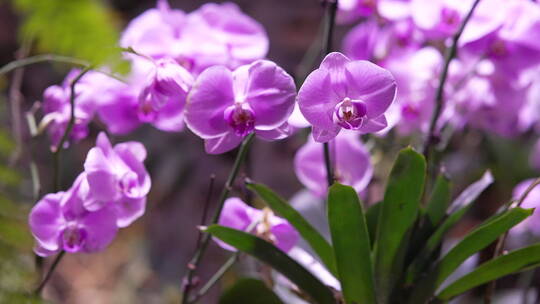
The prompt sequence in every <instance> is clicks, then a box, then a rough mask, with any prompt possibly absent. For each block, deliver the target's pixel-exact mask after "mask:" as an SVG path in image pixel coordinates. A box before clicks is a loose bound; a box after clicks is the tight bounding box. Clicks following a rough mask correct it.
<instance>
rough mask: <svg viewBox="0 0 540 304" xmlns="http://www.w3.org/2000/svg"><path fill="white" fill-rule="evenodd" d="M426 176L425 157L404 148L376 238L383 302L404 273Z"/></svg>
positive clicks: (377, 277) (378, 282)
mask: <svg viewBox="0 0 540 304" xmlns="http://www.w3.org/2000/svg"><path fill="white" fill-rule="evenodd" d="M425 176H426V161H425V159H424V157H423V156H422V155H421V154H419V153H417V152H415V151H414V150H413V149H411V148H407V149H404V150H402V151H401V152H400V153H399V155H398V158H397V160H396V162H395V164H394V167H393V168H392V171H391V173H390V177H389V180H388V186H387V188H386V191H385V194H384V200H383V203H382V206H381V211H380V215H379V223H378V231H377V239H376V240H375V248H374V251H375V252H374V254H375V281H376V285H377V298H378V300H379V302H380V303H386V302H387V301H388V297H389V296H390V293H389V292H388V291H389V290H392V289H393V288H394V285H395V284H396V282H397V280H398V279H399V277H400V276H401V275H402V274H403V273H402V268H403V263H404V260H405V253H406V250H407V244H408V240H409V237H410V234H411V232H412V229H413V228H414V225H415V221H416V219H417V215H418V211H419V208H420V199H421V196H422V193H423V191H424V181H425Z"/></svg>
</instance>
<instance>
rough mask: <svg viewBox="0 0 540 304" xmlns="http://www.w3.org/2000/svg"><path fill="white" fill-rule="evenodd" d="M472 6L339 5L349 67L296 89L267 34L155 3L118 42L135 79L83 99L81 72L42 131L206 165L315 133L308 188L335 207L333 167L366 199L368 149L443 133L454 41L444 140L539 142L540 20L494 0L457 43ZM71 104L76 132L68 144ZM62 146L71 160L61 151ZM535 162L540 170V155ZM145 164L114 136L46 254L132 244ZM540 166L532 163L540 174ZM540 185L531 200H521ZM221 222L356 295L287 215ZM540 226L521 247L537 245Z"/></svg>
mask: <svg viewBox="0 0 540 304" xmlns="http://www.w3.org/2000/svg"><path fill="white" fill-rule="evenodd" d="M473 2H474V1H472V0H466V1H450V0H410V1H406V0H405V1H399V0H369V1H361V0H358V1H353V0H341V1H339V2H338V4H339V6H338V12H337V19H338V21H339V22H341V23H346V24H350V23H353V22H358V24H357V25H355V26H354V27H353V28H352V30H351V31H350V32H349V33H348V34H347V35H346V37H345V39H344V42H343V46H342V50H343V52H331V53H329V54H326V55H325V57H324V58H323V60H322V62H321V63H320V65H319V67H318V68H316V69H314V70H313V71H312V72H311V73H310V74H309V75H308V76H307V78H306V79H305V81H304V82H303V84H302V85H301V87H300V88H298V89H297V87H296V85H295V81H294V79H293V77H292V76H291V75H289V74H288V73H287V72H286V71H285V70H284V69H283V68H282V67H280V66H279V65H277V64H276V63H274V62H272V61H270V60H268V59H266V55H267V52H268V47H269V41H268V37H267V35H266V32H265V30H264V28H263V26H262V25H261V24H259V23H258V22H257V21H255V20H254V19H252V18H251V17H249V16H247V15H245V14H244V13H243V12H242V11H240V9H239V8H238V7H237V6H236V5H234V4H232V3H224V4H213V3H209V4H204V5H202V6H201V7H200V8H199V9H197V10H195V11H193V12H190V13H185V12H183V11H181V10H178V9H173V8H171V7H170V6H169V4H168V3H167V1H166V0H158V1H157V6H156V8H152V9H150V10H148V11H146V12H144V13H142V14H141V15H140V16H138V17H136V18H135V19H133V20H132V21H131V22H130V23H129V24H128V26H127V27H126V29H125V30H124V32H123V34H122V37H121V39H120V41H119V45H120V46H121V47H123V48H124V49H125V50H127V51H126V52H125V53H124V56H125V59H126V60H128V61H129V62H130V63H131V66H132V69H131V71H130V73H129V74H128V75H127V76H126V77H124V79H116V78H113V77H111V76H109V75H108V74H105V73H102V72H98V71H89V72H87V73H85V74H84V75H83V76H82V77H81V78H80V79H79V80H78V81H77V82H76V83H73V79H75V77H76V76H77V74H79V73H80V71H79V70H72V71H71V72H70V73H69V74H68V75H67V76H66V78H65V80H64V82H63V83H62V84H60V85H54V86H51V87H49V88H47V89H46V90H45V92H44V93H43V107H42V109H43V114H44V115H43V119H42V121H41V125H42V126H43V127H45V128H46V129H47V132H48V134H49V137H50V142H51V146H52V147H53V148H54V149H62V148H67V147H68V146H69V145H73V144H75V143H77V142H78V141H80V140H82V139H84V138H86V137H87V136H88V135H89V125H90V124H91V123H92V121H93V120H94V118H95V117H97V118H98V119H99V120H100V121H101V123H102V125H103V126H104V128H106V131H107V133H109V134H112V135H126V134H129V133H130V132H133V131H134V130H135V129H136V128H138V127H139V126H141V125H143V124H150V125H152V126H153V127H155V128H156V129H159V130H161V131H164V132H181V131H183V130H184V129H185V127H187V129H189V130H190V131H191V132H192V133H194V134H195V135H197V136H198V137H200V138H201V139H202V140H203V141H204V149H205V151H206V153H209V154H222V153H226V152H229V151H232V150H234V149H235V148H237V147H238V146H239V145H241V143H242V142H246V141H247V139H249V138H252V137H253V136H256V137H257V138H259V139H262V140H266V141H275V140H281V139H285V138H287V137H289V136H291V135H293V134H294V133H295V132H298V131H299V130H301V129H303V128H306V127H311V135H310V137H309V138H308V140H307V142H306V143H305V144H304V145H303V146H302V147H300V148H299V149H298V151H297V152H296V155H295V158H294V170H295V172H296V175H297V177H298V180H299V181H300V182H301V183H302V184H303V185H304V186H305V188H307V189H308V190H309V191H310V192H311V193H312V194H313V195H314V196H315V197H316V198H318V199H320V200H322V198H324V197H327V195H332V193H331V192H332V191H331V190H329V185H328V177H329V175H330V174H329V163H331V165H332V176H331V179H332V180H333V181H334V182H336V183H339V184H343V185H348V186H350V187H352V189H353V190H354V192H356V194H358V195H359V196H360V197H365V196H366V193H367V188H368V185H369V184H370V182H371V181H372V177H373V175H374V164H373V163H372V157H371V154H370V150H369V148H368V147H367V146H366V145H364V143H363V142H362V140H361V139H360V138H361V135H366V134H372V135H373V136H376V137H385V136H387V135H388V134H390V133H394V132H395V133H397V134H398V135H400V136H413V135H424V134H426V133H428V132H430V123H432V122H431V120H432V117H433V112H434V109H435V107H436V106H437V105H436V98H435V96H436V94H437V89H439V86H440V82H439V75H440V73H441V71H442V69H443V68H444V67H443V65H444V63H445V60H444V58H443V52H442V50H443V49H445V48H448V47H449V46H450V44H451V43H452V42H453V41H452V39H453V37H454V35H456V33H460V34H461V39H459V41H458V52H457V56H456V58H453V59H452V60H451V62H450V63H449V74H448V79H447V82H446V85H445V86H444V91H443V92H442V94H443V99H444V103H443V105H442V112H441V115H440V116H438V117H436V118H437V120H436V121H434V122H433V123H434V124H435V133H436V134H437V135H440V134H441V133H442V132H443V131H444V130H451V131H452V132H459V131H462V130H465V129H466V128H472V129H480V130H483V131H486V132H492V133H495V134H498V135H501V136H506V137H512V136H516V135H519V134H524V133H526V132H534V133H537V132H538V131H539V130H540V120H539V117H540V116H539V115H537V114H538V110H539V105H540V77H539V75H540V5H538V4H537V3H534V2H531V1H527V0H484V1H481V2H480V4H478V7H477V9H476V11H475V12H474V14H473V15H472V16H471V18H470V20H469V24H468V26H466V27H465V28H460V25H461V24H462V22H463V20H465V18H468V17H467V16H466V15H467V13H468V12H470V10H471V6H472V5H473ZM461 30H463V32H462V33H461V32H460V31H461ZM105 69H106V68H105ZM72 90H74V93H75V94H74V96H72ZM73 99H74V100H75V102H74V103H73V104H74V107H75V108H74V109H73V110H74V111H73V113H74V117H75V121H74V125H73V127H72V128H71V129H69V130H70V132H69V134H67V141H65V142H63V141H62V138H63V137H64V134H65V133H66V131H67V130H68V125H69V124H70V119H71V115H72V109H71V104H72V102H73ZM61 142H63V144H64V146H63V147H58V145H59V143H61ZM323 144H324V146H325V147H326V148H328V152H329V155H328V156H329V159H325V155H324V154H323V148H322V147H323ZM54 149H53V150H54ZM537 150H538V151H539V152H537V153H536V154H535V155H540V141H539V144H538V145H537ZM405 154H406V153H405ZM146 157H147V152H146V149H145V148H144V146H143V144H142V143H139V142H123V143H119V144H116V145H115V146H113V145H112V144H111V143H110V141H109V139H108V136H107V135H106V133H105V132H101V133H99V135H98V137H97V140H96V145H95V147H93V148H92V149H90V151H89V152H88V154H87V157H86V161H85V163H84V171H83V172H82V173H80V175H79V176H78V177H77V178H76V179H75V181H74V182H73V185H72V186H71V188H69V189H68V190H66V191H60V192H56V193H50V194H47V195H45V196H44V197H43V198H42V199H41V200H39V202H38V203H37V204H36V205H35V206H34V208H33V209H32V211H31V213H30V217H29V223H30V227H31V230H32V233H33V235H34V237H35V239H36V241H37V246H36V247H35V252H36V254H38V255H40V256H50V255H53V254H56V253H59V252H62V251H65V252H70V253H75V252H85V253H92V252H97V251H100V250H103V249H104V248H106V247H107V246H108V245H109V244H110V243H111V242H112V241H113V239H114V237H115V235H116V233H117V231H118V229H119V228H125V227H128V226H129V225H131V224H132V223H133V222H134V221H135V220H137V219H138V218H140V217H141V216H142V215H143V214H144V212H145V208H146V200H147V195H148V193H149V192H150V188H151V179H150V175H149V173H148V172H147V170H146V168H145V165H144V161H145V159H146ZM404 157H405V156H404ZM415 157H416V156H415ZM537 158H538V157H536V158H535V157H531V163H532V165H533V166H534V167H536V168H540V160H539V159H537ZM398 160H399V159H398ZM422 161H423V159H422ZM328 162H329V163H328ZM404 167H407V166H404ZM407 168H408V167H407ZM416 169H418V167H417V168H416ZM403 170H405V169H403ZM420 171H422V170H420ZM424 171H425V170H424ZM489 183H491V181H489V182H486V183H485V184H486V185H487V184H489ZM531 183H533V181H525V182H524V183H523V184H520V185H519V186H518V187H517V188H516V190H515V191H516V194H515V195H516V196H518V195H519V193H523V192H524V191H525V189H526V188H527V187H528V186H529V185H530V184H531ZM391 185H392V184H390V186H389V187H391ZM422 187H423V181H422V185H421V186H420V190H422ZM484 188H485V187H484ZM330 189H331V188H330ZM227 191H228V190H227ZM420 192H422V191H419V193H420ZM227 193H228V192H227ZM539 195H540V194H539V193H536V192H533V195H531V198H530V200H527V201H525V202H524V204H523V206H524V207H526V206H529V207H535V206H537V205H538V203H537V202H536V201H535V200H534V199H533V198H534V197H535V196H536V197H537V196H539ZM226 196H227V195H225V197H226ZM248 203H249V202H248ZM222 207H223V209H222V210H221V209H220V212H221V213H220V214H218V215H219V218H218V221H217V224H219V225H221V226H225V227H229V228H233V229H236V230H240V231H244V232H247V233H250V234H252V235H255V236H257V237H259V238H261V239H263V240H265V241H267V242H268V243H270V244H273V245H275V247H277V248H278V249H279V250H281V251H282V252H283V253H285V254H288V255H290V256H291V257H293V258H294V259H295V260H297V261H298V262H299V263H300V264H302V265H304V266H305V267H307V268H309V269H311V270H312V272H314V273H317V274H316V275H317V276H319V279H320V280H321V281H324V282H325V284H326V285H329V286H332V287H333V288H335V289H337V290H341V288H342V287H343V288H346V287H344V286H341V285H340V283H339V282H338V281H339V280H338V279H339V278H338V277H336V271H335V269H331V268H332V267H326V269H325V267H324V266H323V264H326V265H325V266H328V265H329V264H328V263H326V262H327V261H321V262H322V263H319V261H317V260H316V259H315V258H313V257H312V256H311V253H308V252H306V251H305V250H304V249H302V248H301V247H300V246H299V245H298V244H299V241H300V236H301V231H298V230H297V228H295V226H294V225H292V224H291V223H289V221H288V220H287V219H286V218H287V216H286V215H285V214H280V213H279V212H276V214H274V212H273V211H272V210H271V209H269V208H265V209H262V210H260V209H257V208H254V207H252V206H249V205H248V204H247V203H246V202H244V201H243V200H242V199H241V198H239V197H230V198H228V199H226V200H225V198H224V202H223V205H222ZM272 209H274V208H272ZM381 212H383V211H381ZM385 212H387V211H385ZM289 216H291V215H290V214H289ZM535 217H537V214H535ZM535 217H531V218H530V219H529V220H528V221H523V222H522V223H521V226H517V227H516V228H515V229H514V230H513V231H514V232H519V231H520V229H525V230H532V231H533V232H534V233H535V234H538V235H540V229H538V224H537V223H534V218H535ZM214 224H215V223H214ZM421 224H422V225H424V222H421ZM363 225H364V224H363ZM419 225H420V224H419ZM364 226H365V225H364ZM418 227H420V226H418ZM418 227H417V226H415V229H416V228H418ZM523 227H526V228H523ZM420 228H425V227H420ZM420 228H418V229H420ZM381 233H383V232H381ZM404 235H405V233H404ZM404 235H403V236H404ZM302 236H303V235H302ZM214 240H215V241H216V242H217V244H218V245H219V246H221V247H222V248H223V249H226V250H231V251H236V250H237V249H236V248H235V247H233V246H231V245H230V244H227V243H226V242H224V241H222V240H220V238H219V237H216V238H214ZM379 250H380V249H379ZM332 258H333V257H332ZM330 265H331V263H330ZM338 267H339V265H338ZM314 269H322V270H314ZM338 270H339V269H338ZM413 270H414V269H413ZM413 273H414V271H413ZM280 280H285V279H283V278H280ZM278 281H279V280H278ZM285 281H286V280H285ZM188 283H190V282H188ZM287 284H288V285H287ZM286 285H287V286H290V285H291V284H290V282H288V283H286ZM295 288H296V287H295ZM311 296H312V295H311Z"/></svg>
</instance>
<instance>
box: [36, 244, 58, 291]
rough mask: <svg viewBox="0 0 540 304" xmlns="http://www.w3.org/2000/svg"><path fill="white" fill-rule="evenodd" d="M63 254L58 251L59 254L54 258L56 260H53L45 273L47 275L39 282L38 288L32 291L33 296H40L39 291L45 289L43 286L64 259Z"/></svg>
mask: <svg viewBox="0 0 540 304" xmlns="http://www.w3.org/2000/svg"><path fill="white" fill-rule="evenodd" d="M65 254H66V252H65V251H60V253H59V254H58V255H57V256H56V258H55V259H54V262H53V263H52V265H51V268H49V271H48V272H47V274H46V275H45V277H44V278H43V281H41V283H40V284H39V286H38V287H37V288H36V290H35V291H34V294H35V295H40V294H41V291H43V288H44V287H45V285H47V282H49V280H50V278H51V276H52V274H53V273H54V270H55V269H56V267H57V266H58V264H60V261H61V260H62V258H63V257H64V255H65Z"/></svg>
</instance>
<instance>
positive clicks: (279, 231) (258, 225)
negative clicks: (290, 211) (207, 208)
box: [216, 197, 299, 252]
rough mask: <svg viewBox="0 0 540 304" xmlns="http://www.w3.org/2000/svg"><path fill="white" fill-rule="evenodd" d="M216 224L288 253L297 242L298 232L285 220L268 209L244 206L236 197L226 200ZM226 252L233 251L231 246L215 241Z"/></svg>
mask: <svg viewBox="0 0 540 304" xmlns="http://www.w3.org/2000/svg"><path fill="white" fill-rule="evenodd" d="M218 224H220V225H222V226H226V227H230V228H234V229H236V230H242V231H247V230H248V229H250V228H251V230H250V231H249V232H250V233H253V234H256V235H257V236H259V237H261V238H263V239H265V240H267V241H269V242H271V243H273V244H274V245H276V246H277V247H278V248H279V249H281V250H283V251H284V252H288V251H289V250H291V248H293V247H294V246H295V245H296V243H297V242H298V239H299V235H298V232H296V230H295V229H294V228H293V227H292V226H291V224H289V222H287V221H286V220H285V219H283V218H281V217H278V216H275V215H274V214H273V213H272V211H270V209H268V208H265V209H263V210H259V209H255V208H253V207H250V206H248V205H246V203H244V202H243V201H242V200H241V199H239V198H237V197H231V198H228V199H227V200H226V201H225V205H224V206H223V211H222V212H221V217H220V218H219V222H218ZM216 242H217V243H218V245H219V246H220V247H222V248H223V249H226V250H231V251H234V250H235V249H234V248H232V247H231V246H229V245H227V244H225V243H223V242H221V241H219V240H216Z"/></svg>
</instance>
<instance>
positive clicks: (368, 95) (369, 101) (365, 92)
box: [298, 52, 396, 142]
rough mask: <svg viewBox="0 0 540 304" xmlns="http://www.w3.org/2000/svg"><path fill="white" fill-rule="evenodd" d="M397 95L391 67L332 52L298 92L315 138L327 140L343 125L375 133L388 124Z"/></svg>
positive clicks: (362, 131) (351, 128)
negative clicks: (391, 106) (388, 110)
mask: <svg viewBox="0 0 540 304" xmlns="http://www.w3.org/2000/svg"><path fill="white" fill-rule="evenodd" d="M395 95H396V82H395V80H394V77H393V76H392V74H390V72H389V71H387V70H385V69H383V68H381V67H379V66H377V65H375V64H373V63H371V62H368V61H362V60H359V61H351V60H350V59H349V58H347V57H346V56H345V55H343V54H341V53H337V52H334V53H330V54H328V55H327V56H326V57H325V58H324V60H323V62H322V63H321V66H320V67H319V68H318V69H317V70H315V71H313V72H312V73H311V74H310V75H309V76H308V77H307V78H306V81H305V82H304V84H303V85H302V87H301V88H300V91H299V92H298V104H299V106H300V110H301V111H302V114H303V115H304V117H305V118H306V119H307V120H308V121H309V122H310V123H311V124H312V125H313V138H314V139H315V141H317V142H327V141H329V140H331V139H332V138H334V137H335V136H336V135H337V134H338V133H339V132H340V130H341V129H342V128H345V129H350V130H356V131H359V132H360V133H373V132H377V131H380V130H382V129H384V128H385V127H386V125H387V122H386V117H385V116H384V112H386V110H387V109H388V107H389V106H390V105H391V104H392V101H393V100H394V97H395Z"/></svg>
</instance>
